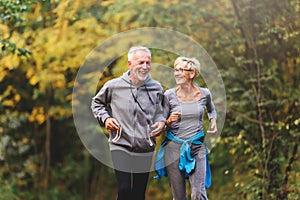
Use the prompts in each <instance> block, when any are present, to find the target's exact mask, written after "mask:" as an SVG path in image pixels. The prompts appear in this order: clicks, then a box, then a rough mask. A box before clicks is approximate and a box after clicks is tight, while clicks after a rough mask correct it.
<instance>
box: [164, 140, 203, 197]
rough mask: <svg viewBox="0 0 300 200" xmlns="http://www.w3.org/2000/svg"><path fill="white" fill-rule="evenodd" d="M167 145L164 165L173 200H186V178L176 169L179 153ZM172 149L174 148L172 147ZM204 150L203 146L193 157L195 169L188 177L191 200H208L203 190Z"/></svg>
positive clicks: (183, 173) (182, 172) (176, 149)
mask: <svg viewBox="0 0 300 200" xmlns="http://www.w3.org/2000/svg"><path fill="white" fill-rule="evenodd" d="M170 146H172V145H169V147H168V145H167V148H166V152H165V163H166V165H167V172H168V177H169V183H170V187H171V190H172V194H173V200H186V199H187V194H186V178H185V172H184V171H180V170H179V168H178V163H179V158H178V157H179V151H178V148H175V149H174V148H172V147H170ZM173 147H174V146H173ZM205 156H206V150H205V147H204V146H203V147H202V148H201V149H200V150H199V152H198V153H197V154H196V155H195V157H194V158H195V159H196V167H195V170H194V171H193V172H192V173H191V174H190V175H189V181H190V185H191V191H192V195H191V199H192V200H208V198H207V195H206V189H205V174H206V157H205Z"/></svg>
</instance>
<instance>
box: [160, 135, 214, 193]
mask: <svg viewBox="0 0 300 200" xmlns="http://www.w3.org/2000/svg"><path fill="white" fill-rule="evenodd" d="M166 137H167V139H166V140H164V142H163V143H162V145H161V147H160V149H159V150H158V152H157V155H156V157H155V163H154V169H155V171H156V173H157V176H155V178H156V179H159V178H160V177H162V176H168V174H167V170H166V166H165V161H164V154H165V152H164V147H165V146H166V144H167V141H168V140H171V141H174V142H176V143H179V144H181V147H180V160H179V165H178V167H179V170H181V171H182V170H185V172H186V177H187V178H188V175H189V173H191V171H193V169H194V168H195V164H196V160H195V158H193V157H192V156H191V148H190V145H189V143H192V144H198V145H201V144H202V142H201V141H200V138H201V137H204V133H203V131H201V132H199V133H197V134H196V135H194V136H193V137H191V138H189V139H188V140H182V139H180V138H178V137H176V136H175V135H174V134H173V133H172V132H171V131H168V132H167V136H166ZM210 186H211V171H210V166H209V163H208V153H207V154H206V177H205V187H206V188H209V187H210Z"/></svg>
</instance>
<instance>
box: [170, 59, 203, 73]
mask: <svg viewBox="0 0 300 200" xmlns="http://www.w3.org/2000/svg"><path fill="white" fill-rule="evenodd" d="M177 65H180V66H182V67H184V66H187V67H188V68H189V69H192V70H194V71H195V73H196V76H198V75H199V74H200V68H201V66H200V62H199V61H198V60H197V59H196V58H187V57H183V56H179V57H178V58H177V59H176V60H175V62H174V68H175V67H176V66H177Z"/></svg>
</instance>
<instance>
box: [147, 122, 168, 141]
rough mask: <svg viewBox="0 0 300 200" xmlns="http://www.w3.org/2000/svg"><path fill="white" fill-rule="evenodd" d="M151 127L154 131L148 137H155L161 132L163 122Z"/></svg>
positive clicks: (163, 126)
mask: <svg viewBox="0 0 300 200" xmlns="http://www.w3.org/2000/svg"><path fill="white" fill-rule="evenodd" d="M151 127H152V128H154V130H153V131H152V132H151V133H150V136H151V137H157V136H159V135H160V134H161V133H162V132H163V130H164V128H165V122H155V123H154V124H153V125H152V126H151Z"/></svg>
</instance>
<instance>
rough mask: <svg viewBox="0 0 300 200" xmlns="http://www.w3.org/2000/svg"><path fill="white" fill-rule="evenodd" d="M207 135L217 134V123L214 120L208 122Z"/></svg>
mask: <svg viewBox="0 0 300 200" xmlns="http://www.w3.org/2000/svg"><path fill="white" fill-rule="evenodd" d="M207 133H208V134H211V135H214V134H217V133H218V129H217V122H216V119H215V118H212V119H211V120H210V129H209V130H208V131H207Z"/></svg>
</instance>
